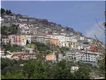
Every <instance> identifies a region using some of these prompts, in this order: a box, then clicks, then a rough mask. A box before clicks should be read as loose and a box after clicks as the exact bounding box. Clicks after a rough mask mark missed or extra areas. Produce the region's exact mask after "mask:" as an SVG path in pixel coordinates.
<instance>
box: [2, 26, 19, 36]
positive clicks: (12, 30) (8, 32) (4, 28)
mask: <svg viewBox="0 0 106 80" xmlns="http://www.w3.org/2000/svg"><path fill="white" fill-rule="evenodd" d="M18 31H19V28H18V26H17V25H12V26H9V27H8V26H1V34H2V35H11V34H17V33H18Z"/></svg>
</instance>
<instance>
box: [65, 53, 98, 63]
mask: <svg viewBox="0 0 106 80" xmlns="http://www.w3.org/2000/svg"><path fill="white" fill-rule="evenodd" d="M99 54H100V53H97V52H96V53H95V52H89V51H87V52H85V51H79V52H75V51H74V52H67V53H66V60H68V61H82V62H85V63H97V61H98V58H99Z"/></svg>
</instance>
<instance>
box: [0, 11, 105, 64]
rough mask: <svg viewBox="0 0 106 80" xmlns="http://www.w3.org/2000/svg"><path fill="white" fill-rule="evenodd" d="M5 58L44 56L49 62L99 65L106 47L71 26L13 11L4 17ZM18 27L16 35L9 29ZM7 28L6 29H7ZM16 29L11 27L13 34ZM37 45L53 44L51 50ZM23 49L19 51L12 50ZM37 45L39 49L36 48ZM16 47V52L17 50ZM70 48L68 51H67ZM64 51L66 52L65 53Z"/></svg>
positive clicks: (3, 54)
mask: <svg viewBox="0 0 106 80" xmlns="http://www.w3.org/2000/svg"><path fill="white" fill-rule="evenodd" d="M0 20H1V42H0V43H1V49H0V54H1V58H4V59H5V58H8V59H10V60H30V59H35V60H36V59H37V58H38V57H39V54H40V53H42V54H43V55H40V57H41V56H42V58H43V59H44V60H45V61H50V62H59V61H62V60H66V61H74V62H79V61H81V62H83V63H89V64H92V65H94V66H98V60H101V59H102V58H103V52H104V48H105V46H104V44H103V43H102V42H101V41H99V40H97V39H93V38H90V37H86V36H84V35H83V34H82V33H80V32H76V31H74V29H72V28H71V27H66V26H62V25H60V24H56V23H53V22H49V21H48V20H46V19H37V18H31V17H28V16H24V15H21V14H15V13H12V12H11V11H10V12H8V13H6V12H5V11H4V12H3V13H2V14H1V17H0ZM11 26H13V27H16V28H14V30H13V33H11V32H9V29H7V31H5V30H6V28H9V27H11ZM4 27H5V29H3V28H4ZM11 29H12V28H10V31H11ZM3 30H4V32H2V31H3ZM37 43H39V44H43V45H49V48H50V49H49V50H48V51H40V50H38V46H37ZM8 45H10V46H11V47H13V48H15V46H17V47H18V46H20V47H21V48H20V49H19V50H18V49H16V50H13V51H12V50H11V49H10V50H9V47H7V46H8ZM36 46H37V48H36ZM13 48H12V49H13ZM41 48H43V46H41ZM64 48H67V50H64ZM60 49H63V51H61V50H60Z"/></svg>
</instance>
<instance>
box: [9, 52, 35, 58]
mask: <svg viewBox="0 0 106 80" xmlns="http://www.w3.org/2000/svg"><path fill="white" fill-rule="evenodd" d="M9 58H10V59H15V60H29V59H36V54H34V53H30V54H29V53H26V52H12V54H11V56H10V57H9Z"/></svg>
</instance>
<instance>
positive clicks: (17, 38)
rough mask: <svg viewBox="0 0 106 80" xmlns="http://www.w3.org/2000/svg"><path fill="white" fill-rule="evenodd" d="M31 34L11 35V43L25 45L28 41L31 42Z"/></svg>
mask: <svg viewBox="0 0 106 80" xmlns="http://www.w3.org/2000/svg"><path fill="white" fill-rule="evenodd" d="M31 37H32V36H31V35H10V36H9V40H10V43H11V44H16V45H20V46H25V45H26V44H27V43H31Z"/></svg>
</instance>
